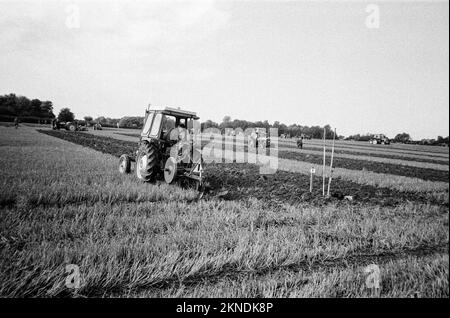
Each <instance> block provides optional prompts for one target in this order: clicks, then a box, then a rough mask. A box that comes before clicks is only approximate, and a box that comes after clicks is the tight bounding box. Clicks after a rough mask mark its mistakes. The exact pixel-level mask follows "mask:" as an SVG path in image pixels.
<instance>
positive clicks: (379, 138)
mask: <svg viewBox="0 0 450 318" xmlns="http://www.w3.org/2000/svg"><path fill="white" fill-rule="evenodd" d="M369 143H371V144H373V145H377V144H379V145H389V144H390V143H391V141H390V140H389V138H388V137H386V136H385V135H384V134H376V135H373V136H372V138H370V140H369Z"/></svg>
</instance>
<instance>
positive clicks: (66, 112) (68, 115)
mask: <svg viewBox="0 0 450 318" xmlns="http://www.w3.org/2000/svg"><path fill="white" fill-rule="evenodd" d="M58 120H59V121H62V122H68V121H74V120H75V115H74V114H73V113H72V112H71V111H70V108H67V107H65V108H62V109H61V110H60V112H59V114H58Z"/></svg>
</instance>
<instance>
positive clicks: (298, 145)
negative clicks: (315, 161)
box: [297, 136, 303, 149]
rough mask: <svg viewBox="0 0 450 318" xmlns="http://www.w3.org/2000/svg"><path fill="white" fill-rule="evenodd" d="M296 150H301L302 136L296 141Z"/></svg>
mask: <svg viewBox="0 0 450 318" xmlns="http://www.w3.org/2000/svg"><path fill="white" fill-rule="evenodd" d="M297 148H300V149H303V136H301V137H300V139H299V140H297Z"/></svg>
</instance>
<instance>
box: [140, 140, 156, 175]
mask: <svg viewBox="0 0 450 318" xmlns="http://www.w3.org/2000/svg"><path fill="white" fill-rule="evenodd" d="M157 169H158V148H157V147H156V145H154V144H151V143H148V142H143V143H141V145H140V146H139V149H138V153H137V156H136V176H137V177H138V179H139V180H142V181H144V182H152V181H154V180H155V178H156V174H157V172H158V170H157Z"/></svg>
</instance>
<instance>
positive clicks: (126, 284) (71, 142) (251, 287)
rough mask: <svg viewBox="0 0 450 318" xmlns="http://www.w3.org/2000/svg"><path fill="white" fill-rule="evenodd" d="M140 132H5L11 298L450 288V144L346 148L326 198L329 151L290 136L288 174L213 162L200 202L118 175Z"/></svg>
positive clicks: (4, 289) (2, 153)
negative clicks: (374, 279)
mask: <svg viewBox="0 0 450 318" xmlns="http://www.w3.org/2000/svg"><path fill="white" fill-rule="evenodd" d="M38 130H39V131H38ZM135 135H136V132H135V131H128V130H104V131H99V132H97V131H95V132H94V131H90V132H85V133H83V132H74V133H72V132H64V131H51V130H49V129H48V128H47V127H40V128H39V127H26V126H22V127H20V128H19V129H18V130H15V129H13V128H12V127H4V126H0V163H1V165H0V167H1V168H0V169H1V175H2V178H1V182H0V190H1V192H0V193H1V195H0V213H1V222H0V254H1V257H0V295H1V296H2V297H10V296H19V297H20V296H44V297H47V296H48V297H55V296H56V297H58V296H96V297H134V296H144V297H374V296H379V297H448V296H449V285H448V278H449V277H448V263H449V258H448V238H449V230H448V226H449V224H448V220H449V203H448V196H449V188H448V167H449V164H448V148H436V147H433V148H432V149H430V148H427V147H424V148H420V147H417V146H414V147H412V146H408V145H392V147H388V146H383V147H377V146H375V145H374V146H369V145H367V144H355V143H353V144H350V143H345V142H343V143H338V144H337V148H336V158H335V159H336V161H335V164H336V171H335V176H336V178H335V179H333V183H332V196H331V197H330V198H322V196H321V191H322V189H321V185H322V180H321V177H320V173H321V171H320V167H319V165H320V163H321V161H318V160H319V159H318V156H319V155H318V154H317V153H316V152H318V151H319V152H320V148H319V147H320V144H319V143H318V142H317V141H307V142H305V147H304V149H305V152H302V151H300V150H298V149H297V148H296V147H295V144H294V142H291V141H289V140H280V142H279V145H278V146H279V149H278V157H279V169H278V170H277V172H276V173H274V174H271V175H260V174H259V167H258V166H256V165H255V164H250V163H227V164H225V163H210V164H206V165H205V174H206V180H207V182H208V184H209V189H208V192H207V193H205V195H204V196H203V197H202V198H199V196H198V193H197V192H195V191H193V190H191V189H185V188H182V187H179V186H177V185H173V186H168V185H166V184H164V183H162V182H158V183H156V184H143V183H141V182H139V181H138V180H137V179H136V178H135V176H134V175H133V174H130V175H120V174H119V173H118V169H117V168H118V165H117V164H118V156H119V155H120V154H122V153H129V154H133V153H134V151H135V149H136V145H137V138H136V136H135ZM312 165H315V166H316V168H317V170H318V171H317V176H316V178H315V183H314V191H313V193H312V194H310V193H309V169H310V167H311V166H312ZM345 196H351V197H352V200H351V201H350V200H346V199H344V197H345ZM67 264H75V265H77V266H78V267H79V269H80V277H81V284H80V288H79V289H76V290H74V289H70V288H67V286H66V285H65V280H66V277H67V273H66V272H65V267H66V265H67ZM370 264H376V265H377V266H378V267H379V269H380V283H381V286H380V291H379V293H377V294H376V295H375V294H374V293H373V290H371V289H369V288H367V286H366V279H367V275H368V274H367V273H366V272H365V269H366V267H367V266H368V265H370Z"/></svg>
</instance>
